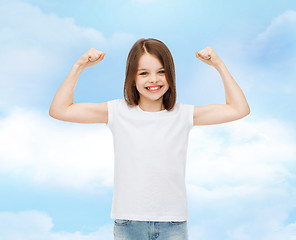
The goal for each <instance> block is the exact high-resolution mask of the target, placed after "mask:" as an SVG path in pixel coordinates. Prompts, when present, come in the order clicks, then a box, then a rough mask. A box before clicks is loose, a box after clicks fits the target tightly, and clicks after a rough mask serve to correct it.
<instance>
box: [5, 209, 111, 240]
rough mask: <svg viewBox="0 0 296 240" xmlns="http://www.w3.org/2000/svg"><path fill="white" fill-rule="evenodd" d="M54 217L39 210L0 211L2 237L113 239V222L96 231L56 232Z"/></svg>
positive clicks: (14, 239) (26, 239) (11, 239)
mask: <svg viewBox="0 0 296 240" xmlns="http://www.w3.org/2000/svg"><path fill="white" fill-rule="evenodd" d="M53 226H54V224H53V221H52V219H51V218H50V217H49V216H48V215H47V214H45V213H43V212H39V211H23V212H18V213H12V212H0V239H9V240H39V239H42V240H97V239H106V240H111V239H113V224H106V225H102V226H99V227H98V230H97V231H96V232H91V233H89V234H82V233H81V232H74V233H70V232H65V231H60V232H54V231H52V228H53Z"/></svg>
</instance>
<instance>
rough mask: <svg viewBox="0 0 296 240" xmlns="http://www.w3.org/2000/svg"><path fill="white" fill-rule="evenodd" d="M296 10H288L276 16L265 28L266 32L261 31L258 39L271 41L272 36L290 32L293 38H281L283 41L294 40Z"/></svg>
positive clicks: (295, 35)
mask: <svg viewBox="0 0 296 240" xmlns="http://www.w3.org/2000/svg"><path fill="white" fill-rule="evenodd" d="M295 24H296V11H294V10H288V11H286V12H284V13H282V14H281V15H279V16H277V17H276V18H274V19H273V20H272V21H271V23H270V25H269V26H268V27H267V28H266V29H265V31H264V32H262V33H260V34H259V35H258V36H257V38H256V40H257V41H269V40H270V39H271V38H276V37H277V36H280V35H286V34H289V36H290V37H292V36H293V39H282V38H281V39H280V40H281V41H283V42H285V41H294V42H295V38H296V29H295Z"/></svg>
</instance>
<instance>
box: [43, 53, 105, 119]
mask: <svg viewBox="0 0 296 240" xmlns="http://www.w3.org/2000/svg"><path fill="white" fill-rule="evenodd" d="M104 56H105V53H103V52H100V51H97V50H96V49H94V48H91V49H90V50H88V51H87V52H86V53H85V54H83V55H82V56H81V57H80V58H79V59H78V61H77V62H76V63H75V64H74V65H73V67H72V69H71V71H70V73H69V74H68V76H67V78H66V79H65V80H64V82H63V83H62V85H61V86H60V87H59V89H58V90H57V92H56V94H55V96H54V98H53V100H52V103H51V106H50V109H49V115H50V116H51V117H53V118H55V119H58V120H62V121H68V122H77V123H106V122H107V121H108V106H107V102H104V103H75V104H74V103H73V100H74V92H75V87H76V84H77V81H78V78H79V76H80V74H81V73H82V71H83V70H84V69H85V68H87V67H90V66H93V65H95V64H98V63H99V62H100V61H102V60H103V58H104Z"/></svg>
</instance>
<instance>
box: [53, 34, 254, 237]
mask: <svg viewBox="0 0 296 240" xmlns="http://www.w3.org/2000/svg"><path fill="white" fill-rule="evenodd" d="M195 53H196V57H197V58H198V59H200V60H201V61H203V62H205V63H207V64H209V65H211V66H213V67H215V68H216V69H217V71H218V72H219V74H220V75H221V78H222V80H223V84H224V88H225V95H226V104H209V105H205V106H193V105H188V104H183V103H181V102H176V82H175V68H174V61H173V58H172V55H171V53H170V51H169V49H168V48H167V46H166V45H165V44H164V43H163V42H161V41H159V40H157V39H152V38H149V39H140V40H138V41H137V42H136V43H135V44H134V45H133V47H132V48H131V50H130V52H129V55H128V58H127V65H126V77H125V84H124V99H115V100H111V101H108V102H104V103H75V104H73V98H74V90H75V86H76V83H77V80H78V78H79V75H80V74H81V72H82V71H83V70H84V69H85V68H87V67H90V66H93V65H95V64H98V63H99V62H100V61H102V60H103V59H104V56H105V53H104V52H101V51H98V50H96V49H93V48H91V49H90V50H89V51H87V52H86V53H85V54H83V55H82V56H81V57H80V58H79V59H78V61H77V62H76V63H75V64H74V66H73V68H72V69H71V71H70V73H69V75H68V76H67V78H66V79H65V81H64V82H63V83H62V85H61V86H60V88H59V89H58V91H57V92H56V94H55V96H54V99H53V101H52V104H51V107H50V110H49V114H50V116H52V117H53V118H56V119H58V120H62V121H69V122H77V123H105V124H106V126H107V127H109V129H110V130H111V132H112V135H113V143H114V156H115V160H114V194H113V201H112V210H111V218H113V219H114V229H113V230H114V239H117V240H119V239H120V240H144V239H147V240H148V239H156V238H157V239H158V240H164V239H166V240H177V239H180V240H181V239H182V240H186V239H188V229H187V219H188V215H187V198H186V188H185V166H186V157H187V145H188V135H189V132H190V130H191V129H192V128H193V126H197V125H210V124H220V123H225V122H229V121H234V120H238V119H241V118H243V117H245V116H246V115H248V114H249V113H250V109H249V106H248V103H247V101H246V99H245V96H244V94H243V92H242V90H241V89H240V87H239V86H238V85H237V83H236V82H235V81H234V79H233V78H232V76H231V75H230V73H229V72H228V70H227V68H226V66H225V64H224V63H223V62H222V60H221V59H220V58H219V56H218V55H217V54H216V53H215V52H214V50H213V49H212V48H211V47H206V48H205V49H203V50H201V51H199V52H198V51H196V52H195Z"/></svg>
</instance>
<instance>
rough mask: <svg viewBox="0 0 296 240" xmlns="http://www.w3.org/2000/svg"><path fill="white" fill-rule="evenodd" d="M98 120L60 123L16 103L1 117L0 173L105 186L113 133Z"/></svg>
mask: <svg viewBox="0 0 296 240" xmlns="http://www.w3.org/2000/svg"><path fill="white" fill-rule="evenodd" d="M100 125H101V124H95V125H94V124H90V125H88V124H77V123H76V124H75V123H65V122H63V121H58V120H55V119H53V118H51V117H50V116H49V115H45V113H39V112H37V111H33V110H32V111H26V110H23V109H20V108H16V109H14V110H13V111H12V112H11V114H10V115H9V116H8V117H6V118H3V119H1V120H0V136H1V138H0V145H1V146H2V147H1V148H0V173H1V172H2V173H8V174H11V175H12V176H15V177H20V178H21V177H23V178H26V179H29V180H31V181H33V182H35V183H42V184H44V183H45V184H48V185H53V186H61V187H63V186H68V187H73V188H78V189H84V190H89V191H93V190H95V189H96V188H101V187H104V186H107V187H110V186H112V184H113V164H114V162H113V145H112V143H113V142H112V135H111V132H110V131H109V130H108V129H107V127H105V128H104V127H103V126H100Z"/></svg>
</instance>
